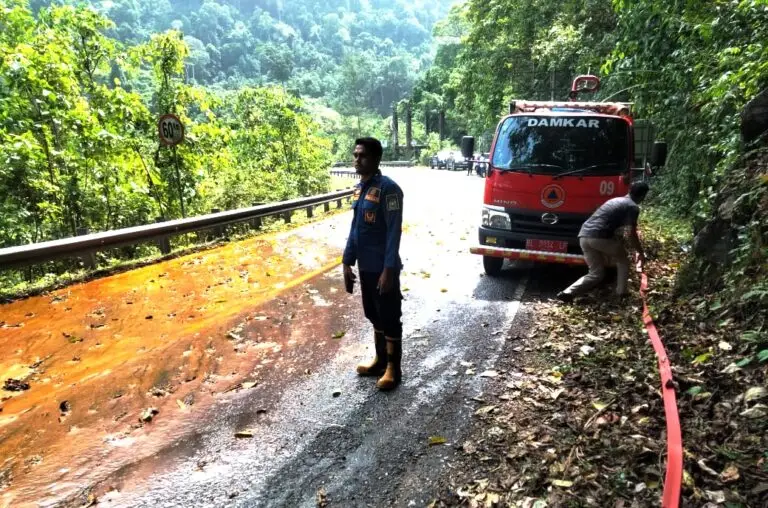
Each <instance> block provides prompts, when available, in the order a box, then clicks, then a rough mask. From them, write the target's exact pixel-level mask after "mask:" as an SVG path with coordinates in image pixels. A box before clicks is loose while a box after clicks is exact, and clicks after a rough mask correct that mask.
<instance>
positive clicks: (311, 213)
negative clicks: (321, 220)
mask: <svg viewBox="0 0 768 508" xmlns="http://www.w3.org/2000/svg"><path fill="white" fill-rule="evenodd" d="M314 208H315V207H314V206H308V207H307V218H308V219H311V218H312V217H314V216H315V210H314Z"/></svg>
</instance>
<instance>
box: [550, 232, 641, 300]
mask: <svg viewBox="0 0 768 508" xmlns="http://www.w3.org/2000/svg"><path fill="white" fill-rule="evenodd" d="M579 244H580V245H581V250H582V251H583V252H584V259H585V260H586V262H587V266H588V267H589V273H587V274H586V275H585V276H584V277H582V278H580V279H579V280H577V281H576V282H574V283H573V284H571V285H570V286H569V287H568V288H567V289H565V290H564V291H563V293H566V294H570V295H580V294H583V293H586V292H587V291H589V290H590V289H592V288H594V287H595V286H597V285H598V284H599V283H600V281H601V280H603V277H605V267H606V265H608V264H610V260H613V261H614V262H615V263H616V294H617V295H623V294H625V293H626V292H627V280H628V279H629V258H628V257H627V250H626V249H625V248H624V243H623V242H622V241H621V240H620V239H618V238H579Z"/></svg>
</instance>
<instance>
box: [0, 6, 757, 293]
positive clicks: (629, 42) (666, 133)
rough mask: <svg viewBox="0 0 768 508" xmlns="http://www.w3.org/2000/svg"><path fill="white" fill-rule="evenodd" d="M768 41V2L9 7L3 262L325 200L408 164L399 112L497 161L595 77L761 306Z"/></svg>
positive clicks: (684, 208) (3, 63) (672, 205)
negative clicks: (550, 109)
mask: <svg viewBox="0 0 768 508" xmlns="http://www.w3.org/2000/svg"><path fill="white" fill-rule="evenodd" d="M767 40H768V3H767V2H766V1H765V0H743V1H721V0H717V1H712V2H690V1H683V0H675V1H671V2H668V1H664V2H662V1H661V0H634V1H629V0H587V1H575V0H564V1H562V2H549V1H545V0H482V1H481V0H468V1H465V2H452V1H448V0H443V1H437V2H425V1H422V0H417V1H414V2H406V1H405V0H395V1H387V2H385V1H383V0H347V1H344V2H327V1H321V2H309V1H306V0H295V1H284V0H267V1H264V2H259V3H258V4H257V3H256V2H253V1H250V0H220V1H218V2H217V1H208V0H205V1H200V2H187V1H183V2H182V1H176V0H160V1H158V2H151V3H150V2H148V1H144V0H114V1H113V0H106V1H103V2H82V1H79V2H70V1H65V2H54V3H51V2H47V1H42V0H33V1H28V0H0V159H1V160H2V161H3V162H4V164H3V165H2V166H1V167H0V193H1V194H2V196H3V199H2V200H1V201H0V246H12V245H19V244H24V243H29V242H37V241H42V240H48V239H54V238H61V237H66V236H71V235H74V234H76V233H77V231H78V229H80V228H88V229H89V230H91V231H101V230H108V229H114V228H120V227H125V226H131V225H137V224H145V223H149V222H153V221H156V220H159V219H163V218H164V219H168V218H177V217H181V216H188V215H193V214H198V213H204V212H207V211H209V210H210V209H211V208H221V209H228V208H234V207H239V206H247V205H251V204H252V203H254V202H264V201H271V200H279V199H285V198H290V197H295V196H299V195H307V194H312V193H318V192H321V191H324V190H327V188H328V181H329V178H328V175H327V168H328V167H329V165H331V164H332V163H333V162H335V161H340V160H349V150H350V145H351V142H352V140H353V139H354V136H356V135H358V134H361V133H364V134H369V135H375V136H378V137H380V138H381V139H384V140H387V143H388V146H389V148H387V152H386V156H387V157H389V158H393V157H401V158H403V157H412V156H413V155H414V154H413V153H412V152H411V151H403V152H402V153H393V152H392V145H394V143H393V141H394V140H393V139H392V123H393V122H392V120H393V118H392V116H393V114H397V115H398V116H399V117H400V122H401V125H402V122H403V120H402V119H403V118H404V116H405V115H406V114H410V116H411V117H412V118H413V133H412V134H413V140H414V143H415V144H418V145H421V146H424V147H426V148H425V149H424V150H422V151H421V157H422V162H423V161H424V158H425V157H426V156H428V155H429V154H430V153H432V152H433V151H435V150H437V149H439V148H440V147H444V146H450V145H453V146H455V145H456V144H457V142H458V141H459V140H460V139H461V136H462V135H466V134H470V135H473V136H475V137H476V138H477V139H478V142H479V149H480V150H485V149H487V147H488V144H489V143H490V140H491V135H492V132H493V130H494V128H495V126H496V124H497V122H498V119H499V117H500V116H501V115H502V114H504V112H505V110H506V108H507V104H508V102H509V101H510V100H511V99H514V98H526V99H566V98H567V92H568V87H569V84H570V82H571V80H572V79H573V77H574V76H576V75H578V74H586V73H592V74H596V75H598V76H600V77H601V79H602V88H601V90H600V92H599V93H598V95H597V97H596V99H597V100H622V101H629V102H632V103H633V105H634V106H633V108H634V111H635V117H636V118H642V119H647V120H650V121H652V122H653V123H654V125H656V126H657V129H658V133H657V137H658V138H661V139H664V140H666V141H667V142H668V143H669V147H670V157H669V160H668V164H667V167H666V168H665V169H664V170H663V172H662V174H661V175H660V176H659V177H658V178H657V179H656V180H655V184H654V189H655V191H654V192H655V194H656V199H657V201H658V202H659V203H663V204H664V205H665V207H666V208H667V209H668V210H669V211H670V212H671V213H672V215H675V216H677V217H678V218H682V219H684V220H687V221H689V222H691V223H692V224H693V225H694V229H695V230H696V231H697V232H698V231H699V230H702V229H703V228H704V229H705V228H706V224H708V223H711V222H712V221H718V220H721V222H722V221H725V224H726V227H725V231H726V232H725V233H723V235H724V238H725V240H724V241H725V243H726V247H727V249H726V250H727V251H728V255H726V256H719V257H718V256H715V257H713V256H710V255H709V253H707V252H702V253H701V254H702V255H701V256H699V259H700V260H701V263H702V264H701V266H698V267H697V268H696V270H695V272H696V273H699V271H703V272H706V273H710V272H708V270H710V271H711V273H713V274H715V276H713V278H714V279H716V280H717V283H722V282H723V277H726V278H729V279H728V282H729V284H728V287H729V288H731V290H732V295H733V297H734V298H737V296H738V298H739V299H741V300H740V301H742V300H743V302H744V304H745V305H746V308H748V307H749V306H750V305H753V304H755V303H756V302H761V301H763V299H764V298H765V297H766V295H767V294H768V286H766V283H765V282H764V281H765V275H766V271H768V268H767V266H768V262H767V261H766V260H767V259H768V256H767V255H766V246H765V245H766V243H765V233H766V232H765V226H764V224H763V222H764V221H761V220H760V214H761V213H764V212H765V207H766V178H765V174H764V171H762V172H761V170H759V169H755V168H759V167H761V166H760V165H759V164H758V163H756V162H754V161H756V160H758V161H764V152H763V151H762V149H759V148H758V147H757V145H754V144H753V145H750V144H747V143H745V142H744V140H743V138H742V136H741V132H740V118H741V113H742V110H743V108H744V106H745V104H747V102H748V101H750V100H751V99H753V98H754V97H755V96H756V95H757V94H758V93H759V92H760V91H761V90H763V89H765V88H766V87H767V86H768V46H767V45H766V43H765V41H767ZM163 113H175V114H177V115H178V116H179V117H180V118H181V119H182V120H183V122H184V124H185V127H186V132H187V136H186V139H185V142H184V143H182V144H181V145H179V146H178V147H177V148H175V149H171V148H167V147H163V146H161V145H160V144H159V143H158V140H157V127H156V121H157V118H158V117H159V115H161V114H163ZM404 131H405V129H402V128H401V129H399V130H398V139H397V143H398V144H399V145H400V146H401V147H404V146H405V145H406V140H405V139H404ZM760 157H763V158H760ZM724 203H726V204H727V205H728V207H727V208H728V217H727V218H723V217H721V211H722V209H723V204H724ZM721 229H722V228H721ZM723 235H721V237H723ZM722 239H723V238H721V240H722ZM721 243H722V242H721ZM723 267H725V268H726V269H725V270H723V269H722V268H723ZM722 273H726V274H727V275H725V276H722ZM755 281H757V282H755ZM699 282H701V281H699Z"/></svg>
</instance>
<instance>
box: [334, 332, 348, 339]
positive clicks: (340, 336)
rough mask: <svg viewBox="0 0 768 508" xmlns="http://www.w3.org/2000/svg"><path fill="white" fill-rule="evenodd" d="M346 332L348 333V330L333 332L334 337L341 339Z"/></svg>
mask: <svg viewBox="0 0 768 508" xmlns="http://www.w3.org/2000/svg"><path fill="white" fill-rule="evenodd" d="M346 334H347V332H344V331H338V332H336V333H334V334H333V338H334V339H340V338H342V337H344V336H345V335H346Z"/></svg>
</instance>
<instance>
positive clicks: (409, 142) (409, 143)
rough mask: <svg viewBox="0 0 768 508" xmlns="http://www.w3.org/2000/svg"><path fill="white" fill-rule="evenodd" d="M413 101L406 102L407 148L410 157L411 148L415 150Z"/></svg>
mask: <svg viewBox="0 0 768 508" xmlns="http://www.w3.org/2000/svg"><path fill="white" fill-rule="evenodd" d="M411 120H412V118H411V102H410V101H408V102H406V103H405V150H406V152H405V153H406V154H407V156H408V157H410V155H411V150H413V139H412V138H413V136H412V134H413V133H412V132H411Z"/></svg>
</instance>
